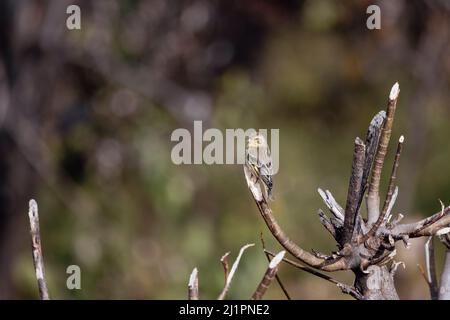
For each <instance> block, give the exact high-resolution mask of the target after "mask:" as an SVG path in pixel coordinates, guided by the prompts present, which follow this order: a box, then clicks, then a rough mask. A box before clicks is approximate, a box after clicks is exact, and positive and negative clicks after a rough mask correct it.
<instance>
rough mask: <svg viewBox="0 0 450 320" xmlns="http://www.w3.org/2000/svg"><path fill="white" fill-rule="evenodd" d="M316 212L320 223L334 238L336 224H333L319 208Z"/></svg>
mask: <svg viewBox="0 0 450 320" xmlns="http://www.w3.org/2000/svg"><path fill="white" fill-rule="evenodd" d="M318 214H319V219H320V222H321V223H322V225H323V226H324V227H325V229H327V231H328V232H329V233H331V235H332V236H333V238H335V239H336V228H337V226H335V225H334V224H333V222H332V220H330V219H329V218H328V217H327V216H326V214H325V213H324V212H323V211H322V210H320V209H319V212H318Z"/></svg>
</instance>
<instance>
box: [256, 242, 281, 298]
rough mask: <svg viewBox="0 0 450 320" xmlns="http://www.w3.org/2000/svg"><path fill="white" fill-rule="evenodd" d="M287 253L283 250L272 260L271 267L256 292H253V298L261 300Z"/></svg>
mask: <svg viewBox="0 0 450 320" xmlns="http://www.w3.org/2000/svg"><path fill="white" fill-rule="evenodd" d="M285 254H286V251H281V252H279V253H278V254H277V255H276V256H275V257H274V258H273V259H272V260H271V261H270V263H269V267H268V268H267V270H266V273H265V274H264V277H263V278H262V280H261V282H260V283H259V285H258V287H257V288H256V290H255V292H254V293H253V296H252V300H261V298H262V297H263V296H264V294H265V293H266V291H267V288H269V286H270V284H271V283H272V281H273V279H274V278H275V276H276V274H277V272H278V266H279V264H280V262H281V260H283V258H284V255H285Z"/></svg>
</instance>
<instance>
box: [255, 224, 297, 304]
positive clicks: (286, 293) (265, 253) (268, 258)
mask: <svg viewBox="0 0 450 320" xmlns="http://www.w3.org/2000/svg"><path fill="white" fill-rule="evenodd" d="M260 237H261V244H262V247H263V251H264V255H265V256H266V258H267V261H269V262H270V256H269V254H268V253H267V252H266V243H265V241H264V237H263V233H262V232H261V234H260ZM275 279H276V280H277V282H278V285H279V286H280V288H281V290H282V291H283V293H284V295H285V296H286V298H287V299H288V300H291V296H290V295H289V293H288V292H287V290H286V288H285V286H284V285H283V283H282V282H281V279H280V276H279V275H278V273H277V274H276V275H275Z"/></svg>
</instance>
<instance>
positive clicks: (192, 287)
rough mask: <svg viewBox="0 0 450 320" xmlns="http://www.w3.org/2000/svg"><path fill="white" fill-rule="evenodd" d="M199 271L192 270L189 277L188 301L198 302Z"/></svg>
mask: <svg viewBox="0 0 450 320" xmlns="http://www.w3.org/2000/svg"><path fill="white" fill-rule="evenodd" d="M198 298H199V294H198V270H197V268H194V270H192V273H191V276H190V277H189V284H188V299H189V300H198Z"/></svg>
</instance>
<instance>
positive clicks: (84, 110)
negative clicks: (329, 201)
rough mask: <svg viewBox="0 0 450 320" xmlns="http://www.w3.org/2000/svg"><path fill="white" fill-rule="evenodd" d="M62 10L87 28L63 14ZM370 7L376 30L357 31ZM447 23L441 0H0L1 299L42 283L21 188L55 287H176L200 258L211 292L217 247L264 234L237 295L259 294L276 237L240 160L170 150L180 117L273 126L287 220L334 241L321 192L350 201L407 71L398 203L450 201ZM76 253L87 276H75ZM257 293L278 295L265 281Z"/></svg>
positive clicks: (98, 295) (167, 292) (167, 290)
mask: <svg viewBox="0 0 450 320" xmlns="http://www.w3.org/2000/svg"><path fill="white" fill-rule="evenodd" d="M69 4H78V5H79V6H80V8H81V26H82V28H81V30H72V31H69V30H67V28H66V27H65V23H66V18H67V16H68V15H67V14H66V8H67V6H68V5H69ZM371 4H378V5H379V6H380V8H381V30H368V29H367V27H366V19H367V18H368V14H366V8H367V7H368V6H369V5H371ZM449 18H450V6H449V2H448V1H445V0H441V1H439V0H433V1H418V0H417V1H406V0H405V1H387V0H386V1H360V0H358V1H356V0H354V1H345V2H344V1H332V0H315V1H312V0H310V1H293V0H291V1H275V0H247V1H238V0H233V1H229V0H214V1H207V0H190V1H188V0H178V1H165V0H149V1H143V0H141V1H139V0H128V1H125V0H123V1H119V0H114V1H113V0H100V1H67V0H64V1H56V0H54V1H34V0H29V1H12V0H3V1H1V2H0V39H1V51H0V52H1V56H0V298H18V299H22V298H37V297H38V290H37V286H36V280H35V278H34V270H33V264H32V259H31V251H30V245H29V243H30V239H29V234H28V228H29V225H28V220H27V210H28V200H29V199H30V198H35V199H36V200H37V201H38V204H39V209H40V218H41V233H42V242H43V251H44V258H45V266H46V273H47V278H48V285H49V290H50V295H51V297H53V298H60V299H111V298H112V299H120V298H126V299H185V298H186V294H187V281H188V278H189V274H190V272H191V270H192V269H193V268H194V267H198V269H199V284H200V297H201V298H216V297H217V296H218V294H219V292H220V291H221V289H222V286H223V272H222V266H221V264H220V261H219V260H220V257H221V256H222V255H223V254H224V253H225V252H227V251H231V256H230V258H231V259H230V260H234V258H235V257H236V255H237V253H238V252H239V248H240V247H241V246H242V245H244V244H246V243H255V244H256V246H255V247H253V248H250V249H248V250H247V251H246V253H245V254H244V256H243V258H242V260H241V265H240V267H239V269H238V272H237V274H236V276H235V279H234V281H233V283H232V286H231V290H230V292H229V295H228V298H232V299H247V298H249V297H250V296H251V294H252V293H253V291H254V289H255V288H256V286H257V284H258V282H259V280H260V279H261V277H262V275H263V273H264V270H265V268H266V266H267V261H266V258H265V256H264V254H263V253H262V249H261V244H260V242H259V234H260V231H263V232H264V234H265V239H266V242H267V245H268V247H269V248H270V249H271V250H272V251H278V250H280V247H279V246H278V245H277V244H276V243H275V241H273V239H272V237H271V235H270V234H269V233H268V231H267V229H266V227H265V225H264V223H263V221H262V219H261V218H260V216H259V213H258V211H257V208H256V206H255V205H254V202H253V200H252V199H251V198H250V195H249V192H248V190H247V187H246V183H245V179H244V176H243V170H242V167H241V166H240V165H211V166H207V165H180V166H176V165H174V164H173V163H172V162H171V159H170V152H171V149H172V147H173V146H174V145H175V143H173V142H171V141H170V135H171V133H172V131H173V130H175V129H176V128H188V129H191V128H192V124H193V121H194V120H202V121H203V126H204V129H205V128H208V127H214V128H219V129H221V130H225V129H226V128H244V129H246V128H256V129H258V128H279V129H280V171H279V173H278V174H277V175H276V176H275V177H274V183H275V190H274V196H275V199H276V201H275V202H274V203H273V209H274V211H275V214H276V217H277V218H278V219H279V223H280V224H281V225H282V227H283V228H284V229H285V230H286V232H287V233H288V234H289V235H290V237H291V238H292V239H294V240H295V241H296V242H297V243H299V244H301V246H302V247H304V248H305V249H308V250H309V249H311V248H314V249H316V250H320V251H324V252H330V251H331V250H334V249H335V247H334V241H333V240H332V239H331V237H330V236H329V235H328V234H327V233H326V231H325V230H323V228H322V226H321V224H320V222H319V220H318V218H317V214H316V213H317V210H318V209H319V208H322V209H324V210H325V206H324V205H323V203H322V202H321V199H320V197H319V195H318V193H317V188H318V187H322V188H324V189H325V188H326V189H329V190H331V191H332V192H333V194H334V196H335V198H336V199H337V200H338V202H340V203H341V205H344V204H345V197H346V191H347V187H348V177H349V173H350V168H351V157H352V149H353V140H354V138H355V137H356V136H360V137H364V135H365V132H366V128H367V125H368V123H369V122H370V120H371V118H372V116H373V115H374V114H375V113H376V112H378V111H379V110H381V109H384V108H385V103H386V99H387V96H388V93H389V90H390V88H391V86H392V85H393V84H394V83H395V82H396V81H399V83H400V88H401V93H400V99H399V103H398V112H397V118H396V122H395V130H394V132H393V139H394V141H395V140H396V139H397V138H398V137H399V136H400V135H401V134H404V135H405V137H406V145H405V150H404V154H403V156H402V159H401V164H400V169H399V170H400V177H399V180H398V181H399V189H400V193H399V198H398V202H397V204H396V206H395V209H394V210H395V212H396V213H398V212H402V213H403V214H405V216H406V219H407V220H414V219H419V218H420V217H423V216H426V215H430V214H432V213H435V212H437V211H438V210H440V204H439V201H438V199H441V200H442V201H444V202H445V203H446V204H447V205H448V203H449V202H450V197H449V194H450V179H449V177H450V166H449V165H448V164H449V159H450V148H449V145H448V137H449V136H450V126H449V118H450V106H449V103H450V96H449V80H450V35H449V32H450V19H449ZM393 149H394V147H393V144H391V148H390V152H389V156H388V159H387V170H385V175H384V178H385V180H384V185H383V190H384V189H385V185H386V178H387V176H386V175H387V174H386V173H387V172H389V171H390V166H391V160H392V158H393V153H394V150H393ZM422 244H423V241H422V240H417V241H413V246H412V248H411V249H409V250H406V249H404V248H403V247H402V245H401V244H399V245H398V252H399V253H398V257H397V260H401V261H405V263H406V266H407V267H406V269H405V270H403V269H401V270H400V271H399V272H398V273H397V275H396V283H397V286H398V290H399V295H400V297H401V298H403V299H428V298H429V295H428V290H427V286H426V283H425V282H424V281H423V279H422V278H421V276H420V273H419V271H418V269H417V264H418V263H420V264H423V263H424V262H423V245H422ZM437 249H438V250H437V256H438V258H439V263H442V258H443V254H442V252H443V248H442V246H441V245H437ZM72 264H76V265H79V266H80V267H81V272H82V280H81V285H82V289H81V290H72V291H71V290H68V289H67V288H66V278H67V276H68V275H67V274H66V268H67V266H68V265H72ZM279 274H280V277H281V279H282V280H283V281H284V283H285V285H286V287H287V289H288V291H289V292H290V294H291V296H292V297H293V298H295V299H348V297H346V296H344V295H342V294H341V293H340V291H339V289H338V288H336V287H335V286H334V285H332V284H330V283H328V282H325V281H324V280H321V279H319V278H315V277H313V276H311V275H309V274H305V273H303V272H301V271H299V270H296V269H293V268H291V267H290V266H288V265H283V266H282V268H281V269H280V273H279ZM333 276H335V277H337V278H338V279H341V280H343V281H346V282H347V283H351V282H352V280H353V278H352V275H351V274H350V273H336V274H333ZM266 298H272V299H283V298H284V296H283V294H282V292H281V290H280V289H279V287H278V286H277V285H276V284H274V285H272V286H271V287H270V289H269V291H268V293H267V295H266Z"/></svg>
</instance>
